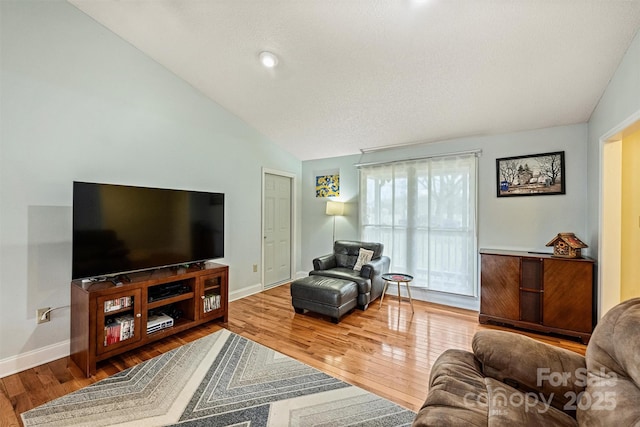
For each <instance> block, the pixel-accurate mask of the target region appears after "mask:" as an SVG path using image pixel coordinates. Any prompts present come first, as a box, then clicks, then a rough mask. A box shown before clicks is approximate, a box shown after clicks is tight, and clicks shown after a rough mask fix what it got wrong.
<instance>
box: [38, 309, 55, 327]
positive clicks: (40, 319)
mask: <svg viewBox="0 0 640 427" xmlns="http://www.w3.org/2000/svg"><path fill="white" fill-rule="evenodd" d="M45 313H46V314H45ZM43 315H44V317H43ZM50 320H51V307H45V308H39V309H37V310H36V322H37V323H38V324H40V323H45V322H48V321H50Z"/></svg>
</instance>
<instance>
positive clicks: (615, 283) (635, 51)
mask: <svg viewBox="0 0 640 427" xmlns="http://www.w3.org/2000/svg"><path fill="white" fill-rule="evenodd" d="M630 119H633V120H638V119H640V32H639V33H638V34H636V36H635V38H634V39H633V41H632V42H631V45H630V46H629V49H627V53H626V54H625V56H624V58H623V59H622V61H621V62H620V65H619V66H618V69H617V70H616V72H615V74H614V76H613V78H612V79H611V81H610V82H609V85H608V86H607V88H606V90H605V92H604V94H603V95H602V98H601V99H600V102H599V103H598V105H597V106H596V108H595V110H594V112H593V114H592V115H591V118H590V119H589V128H588V168H589V175H588V187H589V194H588V204H587V214H588V232H589V240H590V242H591V246H592V247H591V249H592V252H591V253H592V254H593V256H594V257H597V256H598V252H599V249H600V250H602V249H604V246H602V248H601V247H600V246H601V243H602V242H600V241H599V228H600V219H601V206H602V199H601V197H602V194H601V182H602V166H603V164H602V159H603V155H602V153H603V149H602V146H603V141H604V138H608V137H611V136H613V133H615V131H616V130H620V131H621V130H622V129H620V128H619V127H620V126H621V125H622V124H624V123H626V124H627V125H630V124H631V123H630V122H629V120H630ZM614 240H615V239H614ZM611 243H612V244H616V243H615V241H614V242H611ZM602 257H603V259H602V260H601V261H604V260H605V259H606V258H610V257H607V254H602ZM613 262H616V261H615V260H613ZM599 267H600V268H599V274H600V279H603V278H604V277H603V276H602V273H603V270H606V268H607V266H606V265H604V266H603V265H600V266H599ZM603 267H604V268H603ZM605 276H607V275H605ZM607 277H613V279H612V280H600V281H599V283H598V288H599V296H598V297H599V298H598V299H599V302H600V307H599V315H600V316H602V314H604V313H605V312H606V311H607V310H608V309H609V308H611V307H612V306H613V305H615V304H616V303H617V302H619V301H620V291H619V289H620V282H619V280H616V279H615V277H616V275H615V274H614V275H613V276H607ZM618 277H619V276H618ZM610 282H612V283H610Z"/></svg>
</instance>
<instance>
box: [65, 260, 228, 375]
mask: <svg viewBox="0 0 640 427" xmlns="http://www.w3.org/2000/svg"><path fill="white" fill-rule="evenodd" d="M228 276H229V267H228V266H226V265H221V264H206V267H204V268H202V269H200V268H193V267H192V268H182V269H175V268H162V269H157V270H153V271H145V272H139V273H132V274H130V275H129V278H130V281H127V282H124V283H123V284H121V285H115V284H114V283H112V282H110V281H105V282H84V283H83V282H82V281H80V280H74V281H72V282H71V359H72V360H73V361H74V362H75V363H76V365H78V367H79V368H80V369H82V370H83V371H84V372H85V374H86V375H87V377H90V376H91V375H93V374H95V372H96V363H97V362H99V361H101V360H105V359H108V358H110V357H112V356H115V355H117V354H120V353H123V352H125V351H128V350H131V349H134V348H136V347H140V346H142V345H145V344H148V343H150V342H153V341H157V340H159V339H162V338H165V337H167V336H170V335H173V334H176V333H178V332H181V331H184V330H186V329H189V328H192V327H194V326H196V325H200V324H202V323H205V322H209V321H212V320H215V319H221V320H222V321H223V322H225V323H226V322H227V321H228V297H229V286H228ZM166 288H170V290H169V291H164V292H160V291H162V290H165V289H166ZM162 313H166V314H168V315H169V316H170V317H171V318H172V322H173V325H172V326H168V327H167V325H168V323H170V322H171V321H169V322H167V321H166V320H168V318H167V317H162V316H160V317H153V316H154V315H159V314H160V315H161V314H162ZM154 319H156V321H155V322H153V320H154ZM163 319H166V320H165V321H163ZM148 321H152V324H151V325H149V326H153V325H155V326H154V329H156V330H155V331H153V332H151V331H150V332H147V327H148V325H147V322H148Z"/></svg>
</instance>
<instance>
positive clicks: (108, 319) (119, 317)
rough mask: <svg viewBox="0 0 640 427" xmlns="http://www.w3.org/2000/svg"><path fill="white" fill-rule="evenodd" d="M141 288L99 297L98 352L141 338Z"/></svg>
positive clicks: (110, 349)
mask: <svg viewBox="0 0 640 427" xmlns="http://www.w3.org/2000/svg"><path fill="white" fill-rule="evenodd" d="M140 297H141V292H140V290H139V289H136V290H134V291H131V292H130V293H125V294H115V295H110V296H104V297H99V298H98V301H97V304H98V319H97V320H98V323H97V325H96V326H97V329H98V330H97V335H98V336H97V337H96V339H97V343H96V344H97V347H98V348H97V352H98V353H100V354H102V353H108V352H110V351H112V350H114V349H116V348H119V347H122V346H126V345H129V344H130V343H132V342H135V341H138V340H140V337H141V333H140V331H139V329H138V328H139V326H140V315H139V314H137V313H138V312H139V310H138V309H137V308H138V306H139V305H140V301H141V300H140Z"/></svg>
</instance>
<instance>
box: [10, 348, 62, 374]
mask: <svg viewBox="0 0 640 427" xmlns="http://www.w3.org/2000/svg"><path fill="white" fill-rule="evenodd" d="M70 344H71V342H70V341H69V340H64V341H62V342H59V343H56V344H51V345H48V346H46V347H42V348H38V349H36V350H32V351H27V352H26V353H22V354H18V355H17V356H12V357H7V358H6V359H2V360H0V378H4V377H6V376H9V375H13V374H15V373H18V372H20V371H24V370H26V369H31V368H33V367H34V366H38V365H42V364H44V363H48V362H51V361H52V360H56V359H60V358H62V357H67V356H68V355H69V351H70V350H69V346H70Z"/></svg>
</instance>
